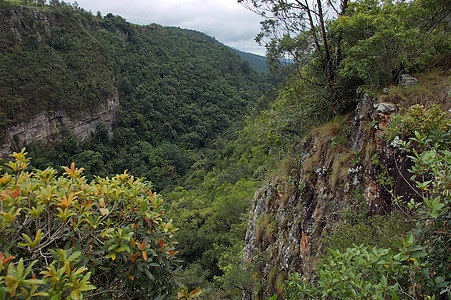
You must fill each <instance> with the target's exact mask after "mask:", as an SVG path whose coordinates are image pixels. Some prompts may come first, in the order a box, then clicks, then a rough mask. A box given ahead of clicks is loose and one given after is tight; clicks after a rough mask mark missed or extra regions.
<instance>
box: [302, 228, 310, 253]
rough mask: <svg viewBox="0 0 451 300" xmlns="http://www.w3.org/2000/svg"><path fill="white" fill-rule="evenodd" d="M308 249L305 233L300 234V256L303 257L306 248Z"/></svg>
mask: <svg viewBox="0 0 451 300" xmlns="http://www.w3.org/2000/svg"><path fill="white" fill-rule="evenodd" d="M308 247H309V243H308V235H306V234H305V233H302V238H301V249H302V256H303V257H305V256H306V255H305V254H306V252H307V248H308Z"/></svg>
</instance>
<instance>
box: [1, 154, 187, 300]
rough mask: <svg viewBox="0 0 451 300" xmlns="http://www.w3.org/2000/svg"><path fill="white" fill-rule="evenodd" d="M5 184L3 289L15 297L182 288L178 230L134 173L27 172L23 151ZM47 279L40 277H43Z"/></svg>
mask: <svg viewBox="0 0 451 300" xmlns="http://www.w3.org/2000/svg"><path fill="white" fill-rule="evenodd" d="M12 156H13V157H14V160H13V161H11V162H8V163H7V164H6V166H7V167H8V169H6V171H7V173H4V174H3V175H2V177H1V178H0V189H1V190H0V199H1V212H0V228H1V231H0V247H1V248H0V259H1V260H0V290H1V291H3V293H7V294H8V295H9V296H10V297H12V298H14V299H25V298H26V299H29V298H31V297H38V296H48V297H50V298H51V299H61V298H66V297H67V299H81V298H83V297H87V296H94V295H96V297H99V299H101V298H105V299H110V298H111V297H113V296H114V297H116V296H117V297H122V296H125V295H127V297H128V298H134V299H141V298H142V297H145V298H149V297H150V298H156V297H166V296H167V295H171V294H172V293H173V292H174V290H175V289H176V288H177V286H176V284H177V275H176V274H175V272H176V269H177V267H178V260H177V258H176V253H177V252H176V251H175V249H174V241H173V236H174V233H175V231H176V230H177V229H176V228H175V227H174V226H173V225H172V220H170V219H169V218H168V217H167V216H166V214H165V211H164V209H163V206H162V204H163V200H162V199H161V197H160V196H159V195H157V194H155V193H154V192H152V191H151V190H150V184H149V183H148V182H145V181H143V179H136V178H134V177H133V176H130V175H129V174H127V173H124V174H121V175H117V176H115V177H113V178H111V179H110V178H108V177H106V178H100V177H97V178H96V179H95V180H94V181H92V182H88V181H87V180H86V179H85V177H84V176H83V175H82V172H83V169H77V168H75V166H74V164H72V165H71V167H70V168H69V167H63V169H64V171H65V172H64V176H62V177H56V171H55V170H54V169H51V168H47V169H45V170H34V171H31V172H30V171H26V168H27V165H28V160H29V158H27V157H26V153H25V152H24V149H23V150H22V151H21V152H20V153H14V154H13V155H12ZM37 278H40V279H37Z"/></svg>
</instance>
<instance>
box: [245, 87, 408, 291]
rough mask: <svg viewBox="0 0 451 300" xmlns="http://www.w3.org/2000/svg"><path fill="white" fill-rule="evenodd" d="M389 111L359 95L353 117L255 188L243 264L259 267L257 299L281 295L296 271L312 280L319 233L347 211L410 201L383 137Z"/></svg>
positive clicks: (322, 133)
mask: <svg viewBox="0 0 451 300" xmlns="http://www.w3.org/2000/svg"><path fill="white" fill-rule="evenodd" d="M396 109H397V108H396V105H394V104H392V103H379V101H378V100H377V99H375V98H373V97H370V96H368V95H363V96H362V97H361V100H360V104H359V106H358V108H357V110H356V113H355V116H348V117H346V118H344V119H341V120H335V121H333V122H330V123H328V124H325V125H324V126H322V127H320V128H317V129H315V130H313V131H312V133H311V134H310V135H309V136H308V137H306V138H305V139H304V141H303V143H302V144H300V145H298V146H297V149H298V150H297V153H298V155H297V158H296V160H295V161H292V162H291V164H292V165H291V166H290V167H289V168H287V169H288V170H289V171H288V172H287V175H286V176H279V177H277V178H275V179H273V180H272V182H271V183H270V184H269V185H268V186H266V187H264V188H262V189H260V190H259V191H257V193H256V194H255V200H254V204H253V207H252V209H251V213H250V220H249V223H248V230H247V233H246V243H245V249H244V257H243V264H246V263H249V262H252V263H253V264H254V265H255V267H256V268H257V270H258V274H259V280H260V283H261V284H260V286H261V287H260V289H259V290H258V291H257V292H258V295H259V296H258V299H267V298H269V297H271V296H272V295H274V294H275V293H278V294H279V296H282V290H283V288H282V285H281V283H283V281H284V280H285V279H287V278H288V276H289V275H290V274H292V273H293V272H295V271H296V272H299V273H301V274H303V275H304V276H307V277H309V276H311V275H312V272H313V271H314V270H313V268H314V265H315V262H316V261H317V260H318V258H319V256H321V255H322V254H323V253H324V252H325V251H326V250H327V249H326V247H327V246H326V245H325V244H324V236H327V235H328V234H330V233H333V232H334V230H336V227H335V226H336V224H337V223H338V222H339V221H340V220H342V218H343V212H345V211H346V210H349V209H354V210H359V209H361V210H362V212H364V213H365V214H366V215H367V216H368V215H373V214H383V213H386V212H389V211H391V210H392V208H393V201H392V199H393V198H392V197H396V196H403V197H405V199H411V198H415V195H416V193H415V191H414V190H413V189H412V188H411V186H413V185H411V184H410V183H409V182H408V179H407V178H410V175H408V172H407V169H408V168H409V167H410V161H409V160H408V159H407V157H406V155H403V153H402V151H400V150H399V149H398V148H396V145H390V144H387V143H386V142H385V141H384V140H383V138H382V129H383V128H384V127H386V126H387V124H388V122H389V119H390V117H391V116H392V114H394V113H395V112H396ZM352 117H353V118H352ZM395 157H396V160H395V159H394V158H395ZM387 178H392V179H393V180H392V183H388V182H386V179H387ZM389 184H390V187H389ZM390 190H393V194H392V193H390V192H389V191H390ZM279 299H280V298H279Z"/></svg>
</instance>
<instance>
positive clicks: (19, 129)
mask: <svg viewBox="0 0 451 300" xmlns="http://www.w3.org/2000/svg"><path fill="white" fill-rule="evenodd" d="M98 30H100V24H99V20H97V19H95V18H94V17H93V16H92V15H91V14H90V13H87V12H84V11H83V10H81V9H78V10H77V9H75V10H72V8H69V7H67V5H66V6H63V5H61V6H58V7H55V8H53V9H49V7H46V6H43V7H29V6H21V5H17V4H13V3H9V2H2V3H1V4H0V82H1V83H0V95H1V96H0V154H1V155H3V156H5V155H7V154H8V153H9V152H10V151H11V150H18V149H20V148H21V147H22V146H24V145H26V144H29V143H31V142H35V143H37V144H39V145H46V144H50V143H54V142H58V140H59V131H60V129H61V128H62V127H65V128H67V129H69V130H70V131H71V132H72V133H73V134H75V135H76V136H77V137H79V138H81V139H85V138H87V137H89V136H90V135H91V133H93V132H94V131H95V130H96V126H97V124H98V123H104V124H105V125H106V127H107V129H108V130H109V131H110V133H111V132H112V129H111V126H112V123H113V121H114V119H115V115H116V111H117V108H118V106H119V95H118V90H117V81H116V78H117V76H116V75H115V71H114V69H113V66H112V63H111V61H110V59H109V57H108V55H107V53H106V51H105V49H104V47H103V45H102V43H101V42H100V41H99V40H98V39H97V38H96V36H95V35H96V32H97V31H98Z"/></svg>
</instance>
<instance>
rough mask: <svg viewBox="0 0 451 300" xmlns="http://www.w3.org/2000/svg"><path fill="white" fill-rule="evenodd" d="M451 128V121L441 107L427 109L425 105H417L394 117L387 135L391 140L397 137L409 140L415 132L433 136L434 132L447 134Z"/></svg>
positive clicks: (434, 106) (435, 106)
mask: <svg viewBox="0 0 451 300" xmlns="http://www.w3.org/2000/svg"><path fill="white" fill-rule="evenodd" d="M450 126H451V120H450V119H449V117H447V114H446V113H445V112H443V111H442V110H441V109H440V107H439V106H437V105H433V106H432V107H431V108H430V109H426V108H425V107H424V106H423V105H419V104H416V105H413V106H411V107H409V108H408V109H406V110H405V111H403V112H401V113H399V114H397V115H395V116H394V117H393V119H392V121H391V124H390V126H389V128H388V130H387V134H388V137H389V138H390V139H394V138H395V137H396V136H398V137H399V138H402V139H408V138H410V137H413V136H414V133H415V131H418V132H419V133H421V134H423V135H431V134H433V133H434V132H444V133H445V132H447V131H448V130H449V128H450Z"/></svg>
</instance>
